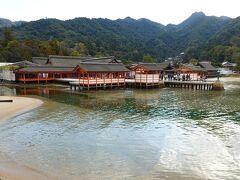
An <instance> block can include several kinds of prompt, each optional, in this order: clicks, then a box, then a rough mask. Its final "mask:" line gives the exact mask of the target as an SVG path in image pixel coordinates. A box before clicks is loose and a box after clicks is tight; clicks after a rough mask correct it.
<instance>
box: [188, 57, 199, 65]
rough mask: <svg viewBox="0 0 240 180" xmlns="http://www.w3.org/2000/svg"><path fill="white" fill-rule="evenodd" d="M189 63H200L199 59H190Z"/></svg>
mask: <svg viewBox="0 0 240 180" xmlns="http://www.w3.org/2000/svg"><path fill="white" fill-rule="evenodd" d="M189 64H192V65H194V66H196V65H197V64H198V60H197V59H194V58H193V59H190V60H189Z"/></svg>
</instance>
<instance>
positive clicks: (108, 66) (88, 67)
mask: <svg viewBox="0 0 240 180" xmlns="http://www.w3.org/2000/svg"><path fill="white" fill-rule="evenodd" d="M79 67H80V68H81V69H83V70H84V71H86V72H128V71H129V70H128V69H127V68H126V67H125V66H124V65H123V64H113V63H81V64H79Z"/></svg>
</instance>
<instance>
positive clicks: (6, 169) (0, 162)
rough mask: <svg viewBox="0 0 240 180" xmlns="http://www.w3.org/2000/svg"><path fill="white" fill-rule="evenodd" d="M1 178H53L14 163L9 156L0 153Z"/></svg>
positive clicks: (16, 179) (17, 179)
mask: <svg viewBox="0 0 240 180" xmlns="http://www.w3.org/2000/svg"><path fill="white" fill-rule="evenodd" d="M0 179H1V180H32V179H35V180H44V179H55V178H53V177H51V176H48V175H46V174H44V173H43V172H40V171H38V170H35V169H33V168H31V167H27V166H24V165H21V164H18V163H16V162H15V161H13V160H12V159H11V158H9V157H7V156H6V155H4V154H1V153H0Z"/></svg>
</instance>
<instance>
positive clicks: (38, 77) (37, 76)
mask: <svg viewBox="0 0 240 180" xmlns="http://www.w3.org/2000/svg"><path fill="white" fill-rule="evenodd" d="M37 79H38V84H39V73H37Z"/></svg>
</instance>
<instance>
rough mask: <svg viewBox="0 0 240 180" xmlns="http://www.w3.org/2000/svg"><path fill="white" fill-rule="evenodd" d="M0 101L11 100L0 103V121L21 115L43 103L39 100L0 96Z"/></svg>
mask: <svg viewBox="0 0 240 180" xmlns="http://www.w3.org/2000/svg"><path fill="white" fill-rule="evenodd" d="M0 100H13V102H0V120H6V119H9V118H12V117H15V116H17V115H19V114H23V113H25V112H27V111H30V110H32V109H34V108H36V107H39V106H40V105H41V104H42V103H43V102H42V101H41V100H39V99H34V98H26V97H15V96H0Z"/></svg>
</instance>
